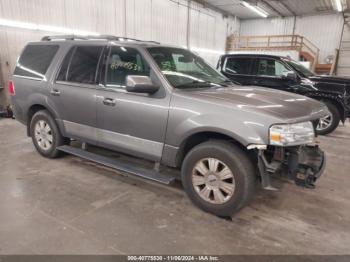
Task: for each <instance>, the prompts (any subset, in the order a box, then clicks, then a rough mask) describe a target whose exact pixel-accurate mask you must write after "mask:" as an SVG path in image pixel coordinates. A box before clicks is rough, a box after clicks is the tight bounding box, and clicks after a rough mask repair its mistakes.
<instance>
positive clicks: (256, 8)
mask: <svg viewBox="0 0 350 262" xmlns="http://www.w3.org/2000/svg"><path fill="white" fill-rule="evenodd" d="M339 1H340V0H339ZM242 4H243V5H244V6H245V7H247V8H249V9H250V10H252V11H253V12H255V13H256V14H258V15H260V16H262V17H264V18H266V17H267V16H268V15H269V14H268V13H267V12H266V11H265V10H263V9H262V8H260V7H259V6H257V5H251V4H249V3H248V2H246V1H242Z"/></svg>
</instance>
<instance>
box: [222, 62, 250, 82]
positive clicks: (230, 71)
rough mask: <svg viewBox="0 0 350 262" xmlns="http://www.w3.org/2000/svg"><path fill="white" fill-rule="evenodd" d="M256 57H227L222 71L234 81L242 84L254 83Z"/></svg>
mask: <svg viewBox="0 0 350 262" xmlns="http://www.w3.org/2000/svg"><path fill="white" fill-rule="evenodd" d="M253 61H254V58H252V57H245V56H231V57H229V56H228V57H226V59H225V61H224V62H223V66H222V70H221V71H222V73H223V74H224V75H225V76H226V77H228V78H230V79H231V80H233V81H236V82H238V83H240V84H242V85H251V84H253V81H254V77H253V74H252V68H253Z"/></svg>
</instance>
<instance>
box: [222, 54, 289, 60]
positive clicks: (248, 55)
mask: <svg viewBox="0 0 350 262" xmlns="http://www.w3.org/2000/svg"><path fill="white" fill-rule="evenodd" d="M229 56H246V57H265V58H284V59H290V58H289V57H287V56H279V55H268V54H244V53H240V54H225V55H222V57H229Z"/></svg>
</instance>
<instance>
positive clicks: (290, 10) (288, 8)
mask: <svg viewBox="0 0 350 262" xmlns="http://www.w3.org/2000/svg"><path fill="white" fill-rule="evenodd" d="M278 2H279V3H280V4H281V5H283V6H284V8H285V9H287V10H288V12H289V13H291V14H292V15H293V16H296V13H295V12H294V11H293V10H292V8H290V6H288V5H287V4H286V3H285V2H284V1H283V0H280V1H278Z"/></svg>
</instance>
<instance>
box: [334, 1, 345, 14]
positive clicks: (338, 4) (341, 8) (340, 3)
mask: <svg viewBox="0 0 350 262" xmlns="http://www.w3.org/2000/svg"><path fill="white" fill-rule="evenodd" d="M335 7H336V8H337V11H338V12H342V11H343V6H342V1H341V0H335Z"/></svg>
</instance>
